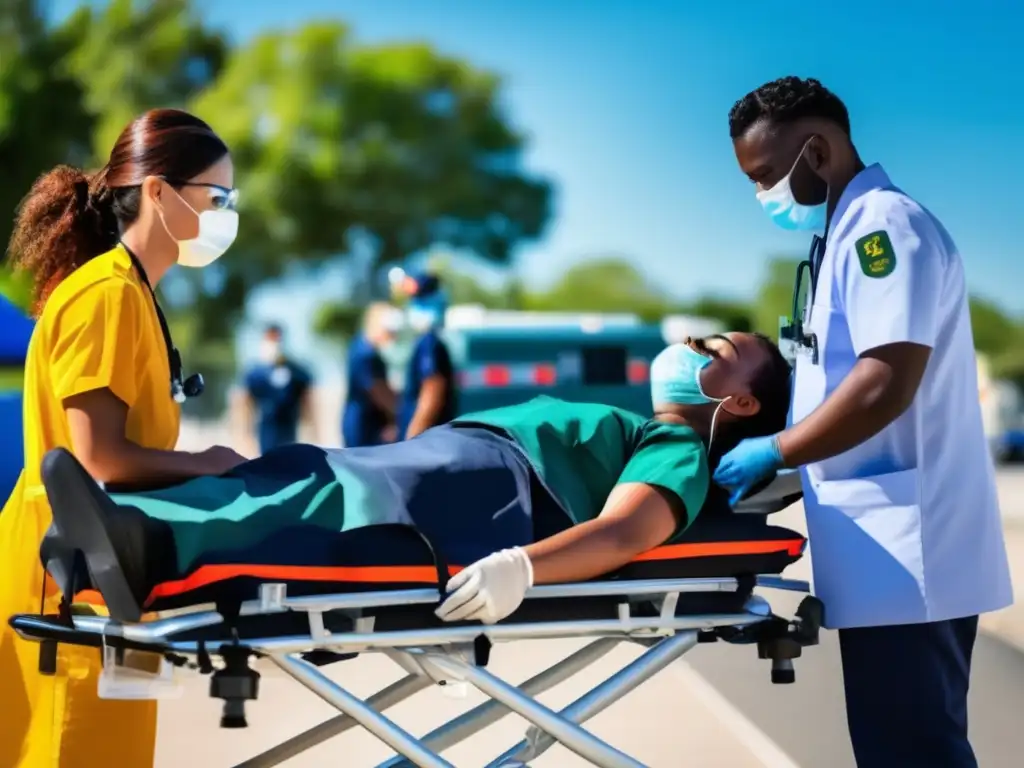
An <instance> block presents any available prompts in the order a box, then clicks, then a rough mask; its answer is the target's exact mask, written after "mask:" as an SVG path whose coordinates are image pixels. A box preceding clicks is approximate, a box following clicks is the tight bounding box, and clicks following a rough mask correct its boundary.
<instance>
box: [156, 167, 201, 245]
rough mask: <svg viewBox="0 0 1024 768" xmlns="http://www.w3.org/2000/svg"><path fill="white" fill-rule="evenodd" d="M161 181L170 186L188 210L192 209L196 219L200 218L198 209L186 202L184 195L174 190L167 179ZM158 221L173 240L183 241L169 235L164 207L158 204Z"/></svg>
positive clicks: (169, 230)
mask: <svg viewBox="0 0 1024 768" xmlns="http://www.w3.org/2000/svg"><path fill="white" fill-rule="evenodd" d="M162 181H163V182H164V183H165V184H166V185H167V186H168V187H170V189H171V191H173V192H174V194H175V195H177V196H178V199H179V200H181V203H182V205H184V206H185V207H186V208H188V209H189V210H190V211H192V213H194V214H195V215H196V220H198V219H200V218H201V216H200V213H199V211H197V210H196V209H195V208H193V207H192V206H191V205H189V204H188V200H186V199H185V197H184V195H182V194H181V193H180V192H179V191H178V190H176V189H175V188H174V186H173V185H172V184H171V183H170V182H169V181H167V180H166V179H162ZM160 223H161V224H163V225H164V231H165V232H166V233H167V234H168V235H170V237H171V239H172V240H174V242H176V243H181V242H185V240H178V238H176V237H175V236H174V235H171V229H170V227H168V226H167V219H166V218H165V217H164V207H163V205H161V206H160ZM191 239H192V238H186V240H191Z"/></svg>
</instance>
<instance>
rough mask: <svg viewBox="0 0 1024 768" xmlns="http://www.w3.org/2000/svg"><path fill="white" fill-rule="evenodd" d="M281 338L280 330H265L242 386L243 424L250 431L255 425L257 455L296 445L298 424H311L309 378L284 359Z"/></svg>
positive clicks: (276, 326) (271, 328) (295, 365)
mask: <svg viewBox="0 0 1024 768" xmlns="http://www.w3.org/2000/svg"><path fill="white" fill-rule="evenodd" d="M283 336H284V333H283V331H282V330H281V327H280V326H278V325H269V326H267V328H266V329H265V330H264V332H263V341H262V342H261V344H260V355H259V361H258V362H257V363H256V364H255V365H254V366H253V367H252V368H250V369H249V371H248V372H247V373H246V375H245V379H244V382H243V396H244V399H245V406H246V412H247V414H248V415H249V419H248V420H247V421H248V425H249V427H250V429H252V427H253V421H255V425H254V426H255V432H256V441H257V444H258V446H259V451H260V453H266V452H267V451H270V450H272V449H274V448H276V447H278V446H280V445H288V444H290V443H294V442H296V440H297V439H298V433H299V423H300V421H304V422H305V423H307V424H312V421H313V419H312V384H313V378H312V376H311V375H310V373H309V371H307V370H306V369H305V368H304V367H303V366H301V365H299V364H298V363H296V362H294V361H293V360H290V359H289V358H288V357H287V356H286V355H285V353H284V348H283V346H282V343H283ZM253 417H254V418H253Z"/></svg>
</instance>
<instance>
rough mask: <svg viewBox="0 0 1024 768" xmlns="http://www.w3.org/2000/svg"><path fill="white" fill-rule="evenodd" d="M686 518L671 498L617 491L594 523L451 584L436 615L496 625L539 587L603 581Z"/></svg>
mask: <svg viewBox="0 0 1024 768" xmlns="http://www.w3.org/2000/svg"><path fill="white" fill-rule="evenodd" d="M685 515H686V512H685V510H684V509H682V503H681V502H680V501H679V499H678V498H676V497H675V496H674V495H672V494H670V493H668V492H667V491H663V490H662V489H660V488H656V487H654V486H651V485H647V484H645V483H624V484H622V485H619V486H616V487H615V489H614V490H613V491H612V493H611V495H610V496H609V497H608V501H607V502H606V503H605V506H604V509H603V510H602V511H601V514H600V516H599V517H598V518H597V519H596V520H589V521H587V522H585V523H581V524H580V525H576V526H573V527H572V528H569V529H567V530H565V531H562V532H560V533H558V534H556V535H554V536H551V537H550V538H547V539H544V540H542V541H538V542H535V543H533V544H531V545H529V546H528V547H525V548H519V547H516V548H514V549H506V550H502V551H501V552H496V553H494V554H493V555H488V556H487V557H485V558H483V559H482V560H477V561H476V562H475V563H473V564H472V565H470V566H469V567H468V568H466V569H464V570H463V571H460V572H459V573H458V574H456V575H455V576H454V577H453V578H452V579H451V580H450V581H449V582H448V592H449V595H448V598H447V599H446V600H445V601H444V602H443V603H442V604H441V607H440V608H438V609H437V615H438V617H440V618H441V619H443V620H444V621H480V622H483V623H484V624H494V623H495V622H498V621H501V620H502V619H504V618H506V617H507V616H509V615H510V614H512V613H514V612H515V610H516V609H517V608H518V607H519V606H520V605H521V604H522V602H523V600H524V598H525V597H526V593H527V591H528V590H529V589H530V587H532V586H533V585H534V584H562V583H569V582H577V581H588V580H589V579H594V578H597V577H598V576H603V575H605V574H606V573H611V572H612V571H615V570H618V569H619V568H621V567H622V566H624V565H626V563H628V562H629V561H630V560H632V559H633V558H634V557H636V556H637V555H640V554H643V553H644V552H647V551H649V550H651V549H654V548H655V547H658V546H660V545H661V544H663V543H665V541H667V540H668V539H669V538H670V537H671V536H672V534H673V533H674V532H675V531H676V529H677V528H678V527H679V524H680V522H681V520H682V519H684V518H685Z"/></svg>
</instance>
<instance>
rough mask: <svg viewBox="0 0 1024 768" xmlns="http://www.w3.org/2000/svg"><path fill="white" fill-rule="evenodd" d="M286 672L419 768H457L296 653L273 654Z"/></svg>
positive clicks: (273, 658)
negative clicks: (294, 654)
mask: <svg viewBox="0 0 1024 768" xmlns="http://www.w3.org/2000/svg"><path fill="white" fill-rule="evenodd" d="M270 658H271V660H272V661H273V662H274V663H275V664H276V665H277V666H279V667H280V668H281V669H282V670H283V671H285V672H287V673H288V674H289V675H291V676H292V677H294V678H295V679H296V680H298V681H299V682H300V683H302V684H303V685H304V686H306V687H307V688H309V690H311V691H312V692H313V693H315V694H316V695H317V696H319V697H320V698H322V699H323V700H324V701H326V702H328V703H329V704H332V705H334V706H335V707H337V708H338V709H339V710H340V711H341V712H344V713H345V714H346V715H348V716H349V717H351V718H352V719H353V720H355V721H356V722H357V723H359V724H360V725H361V726H363V728H365V729H366V730H368V731H369V732H370V733H372V734H373V735H374V736H376V737H377V738H378V739H380V740H381V741H383V742H384V743H385V744H387V745H388V746H389V747H391V748H392V749H393V750H395V752H397V753H398V754H400V755H404V756H405V757H407V758H409V759H410V760H412V761H413V764H414V765H417V766H419V768H455V766H454V765H452V764H451V763H449V762H448V761H447V760H444V759H442V758H441V757H439V756H438V755H436V754H434V753H432V752H430V750H428V749H426V748H425V747H424V746H423V745H422V744H421V743H420V742H419V740H418V739H416V738H415V737H414V736H412V735H411V734H409V733H407V732H406V731H404V730H403V729H401V728H399V727H398V726H397V725H395V724H394V723H392V722H391V721H390V720H388V719H387V718H386V717H384V715H382V714H380V713H379V712H376V711H375V710H373V709H372V708H371V707H369V706H367V705H366V702H364V701H362V700H361V699H359V698H358V697H356V696H353V695H352V694H351V693H349V692H348V691H346V690H345V689H344V688H342V687H341V686H340V685H338V684H337V683H335V682H334V681H333V680H331V679H330V678H328V677H327V676H326V675H324V674H322V673H321V672H320V671H319V670H318V669H317V668H316V667H314V666H313V665H311V664H307V663H306V662H304V661H302V660H301V659H297V658H295V657H293V656H271V657H270Z"/></svg>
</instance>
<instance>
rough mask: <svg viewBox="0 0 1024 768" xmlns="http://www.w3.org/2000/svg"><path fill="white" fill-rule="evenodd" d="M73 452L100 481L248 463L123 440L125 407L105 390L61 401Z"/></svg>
mask: <svg viewBox="0 0 1024 768" xmlns="http://www.w3.org/2000/svg"><path fill="white" fill-rule="evenodd" d="M64 409H65V412H66V413H67V419H68V428H69V431H70V433H71V446H70V447H71V450H72V452H73V453H74V454H75V457H76V458H77V459H78V460H79V461H80V462H81V463H82V466H83V467H85V469H86V471H87V472H88V473H89V474H90V475H92V477H93V478H95V479H96V480H98V481H100V482H102V483H146V482H163V481H168V480H170V481H175V480H184V479H187V478H190V477H199V476H201V475H219V474H223V473H224V472H227V471H228V470H229V469H232V468H233V467H236V466H238V465H239V464H241V463H242V462H243V461H246V459H245V457H244V456H240V455H239V454H237V453H235V452H234V451H233V450H231V449H230V448H225V447H223V446H214V447H213V448H208V449H206V450H205V451H201V452H199V453H190V452H188V451H165V450H161V449H158V448H147V447H145V446H142V445H139V444H138V443H136V442H134V441H132V440H130V439H129V438H128V436H127V423H128V406H127V405H125V404H124V402H122V401H121V400H120V399H118V397H117V396H116V395H115V394H114V393H113V392H111V391H110V390H109V389H95V390H90V391H88V392H83V393H81V394H79V395H73V396H72V397H69V398H67V399H65V401H64Z"/></svg>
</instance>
